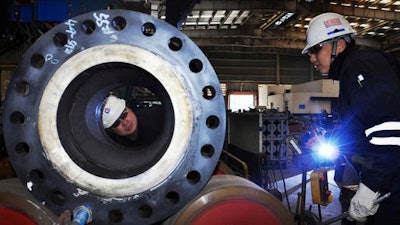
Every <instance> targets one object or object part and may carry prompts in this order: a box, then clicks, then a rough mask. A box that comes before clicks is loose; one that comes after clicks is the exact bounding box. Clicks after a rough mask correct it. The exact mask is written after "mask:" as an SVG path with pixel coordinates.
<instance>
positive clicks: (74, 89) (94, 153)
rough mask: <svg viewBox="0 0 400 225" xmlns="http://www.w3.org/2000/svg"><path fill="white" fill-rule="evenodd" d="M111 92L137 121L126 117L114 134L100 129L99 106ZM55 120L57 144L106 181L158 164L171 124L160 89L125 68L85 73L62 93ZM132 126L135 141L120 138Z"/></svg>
mask: <svg viewBox="0 0 400 225" xmlns="http://www.w3.org/2000/svg"><path fill="white" fill-rule="evenodd" d="M110 93H112V94H113V95H115V96H118V97H119V98H121V99H124V100H125V102H126V106H127V107H128V108H129V109H130V113H129V115H133V114H134V116H135V117H136V122H135V121H134V120H133V119H132V120H131V119H130V118H131V117H128V118H126V119H124V120H123V121H122V122H121V124H123V125H120V126H119V127H118V128H117V129H105V128H104V127H103V125H102V110H103V103H104V100H105V97H107V96H108V95H109V94H110ZM132 117H133V116H132ZM57 118H58V121H57V127H58V131H59V133H60V140H61V143H62V144H63V146H64V148H65V149H66V152H67V154H68V155H69V156H70V157H71V159H72V160H73V161H74V162H75V163H76V164H78V165H79V166H80V167H81V168H83V169H85V170H86V171H88V172H90V173H91V174H95V175H97V176H100V177H106V178H127V177H131V176H135V175H137V174H140V173H142V172H144V171H146V170H147V169H149V168H150V167H151V166H153V165H154V164H155V163H157V162H158V160H159V159H160V158H161V157H162V156H163V154H164V153H165V151H166V150H167V148H168V145H169V142H170V140H171V138H172V134H173V127H174V121H175V119H174V112H173V107H172V104H171V100H170V98H169V95H168V93H167V92H166V90H165V89H164V87H163V86H162V84H161V83H160V82H159V81H158V80H157V79H156V78H155V77H154V76H152V75H151V74H149V73H148V72H146V71H145V70H143V69H142V68H139V67H136V66H134V65H130V64H125V63H107V64H102V65H97V66H95V67H92V68H90V69H88V70H86V71H83V72H82V73H81V74H80V75H79V76H77V77H76V78H75V79H74V80H73V81H72V82H71V83H70V84H69V86H68V87H67V89H66V91H65V92H64V94H63V96H62V98H61V101H60V104H59V109H58V116H57ZM66 118H68V119H66ZM135 123H136V124H137V131H136V138H135V139H134V140H132V139H130V138H128V136H123V135H126V134H127V131H128V130H130V129H131V127H132V126H134V125H135Z"/></svg>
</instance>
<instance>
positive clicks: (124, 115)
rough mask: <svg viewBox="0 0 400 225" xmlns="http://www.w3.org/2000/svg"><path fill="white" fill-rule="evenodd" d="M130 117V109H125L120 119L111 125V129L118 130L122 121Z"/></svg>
mask: <svg viewBox="0 0 400 225" xmlns="http://www.w3.org/2000/svg"><path fill="white" fill-rule="evenodd" d="M127 116H128V108H125V109H124V111H123V112H122V113H121V115H120V116H119V117H118V119H117V120H116V121H115V122H114V123H113V125H111V128H116V127H118V126H119V125H120V124H121V120H124V119H126V117H127Z"/></svg>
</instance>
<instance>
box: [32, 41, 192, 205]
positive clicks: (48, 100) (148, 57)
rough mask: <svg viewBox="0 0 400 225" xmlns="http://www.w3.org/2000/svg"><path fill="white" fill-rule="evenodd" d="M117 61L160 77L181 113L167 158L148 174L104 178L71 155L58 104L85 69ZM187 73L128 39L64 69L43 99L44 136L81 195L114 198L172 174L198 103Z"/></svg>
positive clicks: (41, 125)
mask: <svg viewBox="0 0 400 225" xmlns="http://www.w3.org/2000/svg"><path fill="white" fill-rule="evenodd" d="M111 62H122V63H127V64H131V65H135V66H138V67H140V68H142V69H144V70H146V71H147V72H149V73H150V74H152V75H153V76H154V77H155V78H157V79H158V80H159V81H160V83H161V84H162V85H163V86H164V88H165V90H166V92H167V93H168V95H169V96H170V99H171V103H172V107H173V109H174V110H173V111H174V117H175V125H174V133H173V134H172V138H171V141H170V143H169V146H168V148H167V150H166V152H165V154H164V155H163V156H162V158H161V159H160V160H159V161H158V162H157V163H156V164H155V165H153V166H152V167H151V168H149V169H148V170H146V171H144V172H143V173H141V174H138V175H136V176H132V177H128V178H123V179H111V178H104V177H100V176H97V175H94V174H91V173H89V172H87V171H85V170H83V169H82V168H81V167H79V166H78V165H77V164H76V163H75V162H74V161H73V160H72V159H71V158H70V157H69V155H68V154H67V152H66V151H65V149H64V148H63V145H62V144H61V141H60V138H59V135H58V131H57V109H58V105H59V103H60V100H61V97H62V94H63V93H64V92H65V90H66V88H67V87H68V85H69V84H70V83H71V82H72V81H73V79H75V78H76V77H77V76H79V74H80V73H82V72H83V71H85V70H87V69H89V68H91V67H93V66H96V65H99V64H103V63H111ZM182 76H183V75H180V74H179V73H178V72H177V71H176V70H175V69H174V67H173V66H172V65H170V64H169V63H167V62H166V61H165V60H163V59H162V58H160V57H159V56H157V55H155V54H154V53H151V52H149V51H147V50H144V49H142V48H138V47H135V46H131V45H125V44H107V45H100V46H95V47H92V48H89V49H86V50H84V51H82V52H80V53H78V54H76V55H74V56H72V57H71V58H70V59H68V60H67V61H66V62H64V63H63V64H62V65H61V66H60V68H58V70H57V71H56V72H55V73H54V75H53V76H52V77H51V79H50V81H49V83H48V84H47V86H46V88H45V90H44V92H43V95H42V98H41V100H40V105H39V112H38V115H39V116H38V117H39V118H38V127H39V135H40V140H41V141H42V145H43V149H44V152H45V154H46V157H47V159H48V160H49V161H50V162H51V163H52V165H53V167H54V168H55V169H56V170H57V171H58V172H59V173H60V174H61V175H63V176H64V177H65V178H66V179H67V180H68V181H69V182H72V183H74V184H75V185H76V186H77V192H76V194H77V195H81V194H86V193H88V192H91V193H95V194H98V195H101V196H105V197H111V196H112V197H114V198H115V197H122V196H134V195H135V194H139V193H141V192H144V191H146V190H152V189H154V188H156V187H157V186H158V185H160V184H161V183H163V182H164V181H165V180H166V179H167V178H168V177H169V176H170V175H171V173H172V172H173V171H174V170H175V168H176V167H177V166H178V164H179V163H180V161H181V160H182V158H183V157H184V155H185V152H186V150H187V149H188V146H189V142H190V137H191V133H192V127H193V125H192V124H193V118H192V117H193V113H192V108H193V107H192V104H191V101H190V97H189V95H188V93H187V91H186V89H185V86H184V84H183V83H182V80H181V79H179V77H182Z"/></svg>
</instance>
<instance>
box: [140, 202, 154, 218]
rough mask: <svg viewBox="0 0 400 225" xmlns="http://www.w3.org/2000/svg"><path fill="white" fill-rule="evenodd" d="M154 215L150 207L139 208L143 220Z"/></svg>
mask: <svg viewBox="0 0 400 225" xmlns="http://www.w3.org/2000/svg"><path fill="white" fill-rule="evenodd" d="M152 214H153V209H152V208H151V207H150V206H148V205H143V206H142V207H140V208H139V215H140V216H141V217H142V218H150V216H151V215H152Z"/></svg>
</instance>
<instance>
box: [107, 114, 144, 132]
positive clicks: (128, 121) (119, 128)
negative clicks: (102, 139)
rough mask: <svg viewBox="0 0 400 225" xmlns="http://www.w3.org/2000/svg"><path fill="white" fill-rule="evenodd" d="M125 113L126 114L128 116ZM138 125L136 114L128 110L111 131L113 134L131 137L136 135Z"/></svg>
mask: <svg viewBox="0 0 400 225" xmlns="http://www.w3.org/2000/svg"><path fill="white" fill-rule="evenodd" d="M124 113H126V116H125V114H124ZM118 121H119V123H118ZM137 124H138V121H137V118H136V114H135V113H134V112H132V110H131V109H129V108H126V109H125V111H124V112H122V114H121V116H120V118H119V119H118V120H117V124H115V125H113V126H112V127H111V128H110V129H111V131H112V132H113V133H115V134H117V135H119V136H130V135H134V134H135V133H136V130H137Z"/></svg>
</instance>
